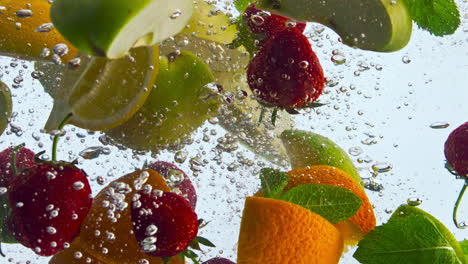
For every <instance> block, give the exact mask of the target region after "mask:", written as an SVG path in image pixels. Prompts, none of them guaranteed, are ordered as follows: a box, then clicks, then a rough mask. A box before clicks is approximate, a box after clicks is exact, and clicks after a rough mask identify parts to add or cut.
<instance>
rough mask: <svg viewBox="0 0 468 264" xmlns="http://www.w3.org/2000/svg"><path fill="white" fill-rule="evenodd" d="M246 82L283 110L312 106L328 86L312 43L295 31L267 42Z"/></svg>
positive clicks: (284, 32)
mask: <svg viewBox="0 0 468 264" xmlns="http://www.w3.org/2000/svg"><path fill="white" fill-rule="evenodd" d="M247 81H248V84H249V87H250V89H251V90H252V92H253V94H254V95H256V96H257V97H258V98H260V99H261V100H262V101H263V102H266V103H267V104H271V105H273V106H277V107H280V108H296V107H303V106H306V105H308V104H311V103H313V102H314V101H315V100H317V99H318V97H319V96H320V95H321V94H322V91H323V88H324V87H325V77H324V75H323V70H322V66H321V65H320V62H319V60H318V58H317V56H316V55H315V53H314V51H313V50H312V47H311V45H310V43H309V40H308V39H307V37H305V36H304V35H303V34H302V33H301V32H300V31H299V30H298V29H295V28H292V29H286V30H283V31H281V32H279V33H275V35H274V36H273V37H271V38H269V39H268V40H267V42H266V43H265V44H264V45H263V46H262V47H261V49H260V51H259V52H258V53H257V55H256V56H255V57H254V58H253V59H252V61H251V62H250V64H249V68H248V70H247Z"/></svg>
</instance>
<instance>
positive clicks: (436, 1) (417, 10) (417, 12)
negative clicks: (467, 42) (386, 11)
mask: <svg viewBox="0 0 468 264" xmlns="http://www.w3.org/2000/svg"><path fill="white" fill-rule="evenodd" d="M404 1H405V3H406V6H407V7H408V10H409V12H410V15H411V18H412V19H413V20H414V21H415V22H416V23H417V24H418V26H419V27H420V28H422V29H425V30H427V31H429V32H430V33H432V34H434V35H436V36H444V35H449V34H453V33H454V32H455V30H457V28H458V26H459V25H460V12H459V11H458V8H457V5H456V4H455V1H454V0H404Z"/></svg>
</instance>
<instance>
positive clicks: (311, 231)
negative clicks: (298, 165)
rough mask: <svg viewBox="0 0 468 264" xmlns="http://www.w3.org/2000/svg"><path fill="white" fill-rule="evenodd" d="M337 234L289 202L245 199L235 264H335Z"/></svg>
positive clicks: (323, 221)
mask: <svg viewBox="0 0 468 264" xmlns="http://www.w3.org/2000/svg"><path fill="white" fill-rule="evenodd" d="M342 252H343V238H342V236H341V233H340V232H339V231H338V230H337V229H336V228H335V227H334V226H333V225H332V224H331V223H330V222H328V221H327V220H326V219H325V218H323V217H321V216H319V215H317V214H315V213H312V212H311V211H309V210H307V209H305V208H303V207H301V206H299V205H296V204H292V203H289V202H285V201H281V200H275V199H270V198H262V197H247V199H246V201H245V207H244V212H243V216H242V222H241V228H240V235H239V244H238V252H237V263H238V264H292V263H294V264H336V263H338V261H339V259H340V257H341V254H342Z"/></svg>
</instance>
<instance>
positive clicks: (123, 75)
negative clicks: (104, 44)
mask: <svg viewBox="0 0 468 264" xmlns="http://www.w3.org/2000/svg"><path fill="white" fill-rule="evenodd" d="M158 60H159V49H158V47H157V46H153V47H140V48H135V49H132V50H131V51H130V54H129V55H128V56H126V57H124V58H120V59H116V60H109V59H106V58H102V57H93V58H91V59H90V61H89V63H85V65H82V66H80V67H79V68H78V69H66V70H65V73H64V74H63V81H62V82H61V83H60V87H59V90H58V91H56V92H55V94H56V98H54V106H53V109H52V112H51V114H50V116H49V120H48V121H47V123H46V126H45V129H46V130H48V131H50V130H54V129H57V128H58V127H59V124H60V123H61V122H62V121H63V120H64V119H65V117H66V116H68V115H69V114H71V118H70V120H69V123H70V124H73V125H76V126H78V127H81V128H85V129H90V130H104V129H110V128H112V127H115V126H118V125H120V124H122V123H123V122H125V121H127V120H128V119H130V118H131V117H132V116H133V114H134V113H135V112H137V111H138V109H139V108H140V107H141V106H142V105H143V103H144V102H145V100H146V98H147V97H148V95H149V94H150V92H151V90H152V88H153V85H154V82H155V80H156V75H157V73H158Z"/></svg>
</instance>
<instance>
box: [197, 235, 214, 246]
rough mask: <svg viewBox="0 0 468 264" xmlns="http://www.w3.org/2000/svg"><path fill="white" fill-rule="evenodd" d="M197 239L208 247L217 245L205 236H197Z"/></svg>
mask: <svg viewBox="0 0 468 264" xmlns="http://www.w3.org/2000/svg"><path fill="white" fill-rule="evenodd" d="M196 240H197V241H198V242H199V243H200V244H202V245H204V246H207V247H216V246H215V244H213V243H212V242H211V241H209V240H208V239H206V238H204V237H201V236H197V237H196Z"/></svg>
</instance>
